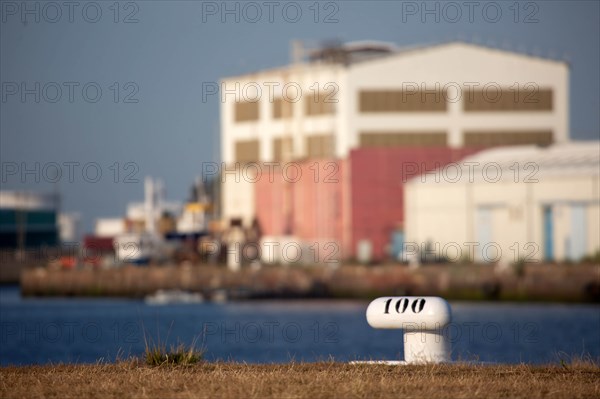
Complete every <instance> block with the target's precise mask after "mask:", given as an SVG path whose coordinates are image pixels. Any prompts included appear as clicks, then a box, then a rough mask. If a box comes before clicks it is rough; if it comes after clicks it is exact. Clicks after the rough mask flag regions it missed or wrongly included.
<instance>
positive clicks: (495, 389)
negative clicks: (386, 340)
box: [0, 361, 600, 399]
mask: <svg viewBox="0 0 600 399" xmlns="http://www.w3.org/2000/svg"><path fill="white" fill-rule="evenodd" d="M0 397H2V398H21V397H50V398H53V397H54V398H65V397H89V398H116V397H119V398H120V397H135V398H159V397H161V398H168V397H176V398H189V397H207V398H220V397H223V398H313V399H314V398H334V397H336V398H366V397H368V398H392V397H394V398H408V397H427V398H448V397H453V398H476V397H484V398H492V397H504V398H506V397H510V398H518V397H521V398H540V397H556V398H566V397H569V398H598V397H600V367H598V366H597V365H594V364H590V363H578V364H569V365H562V366H561V365H558V366H541V367H540V366H527V365H515V366H510V365H493V366H492V365H490V366H473V365H460V364H454V365H427V366H385V365H349V364H344V363H333V362H331V363H316V364H314V363H313V364H309V363H289V364H276V365H244V364H234V363H199V364H197V365H193V366H167V365H165V366H160V367H148V366H144V365H141V364H140V363H137V362H134V361H127V362H120V363H117V364H106V365H105V364H99V365H56V366H31V367H6V368H0Z"/></svg>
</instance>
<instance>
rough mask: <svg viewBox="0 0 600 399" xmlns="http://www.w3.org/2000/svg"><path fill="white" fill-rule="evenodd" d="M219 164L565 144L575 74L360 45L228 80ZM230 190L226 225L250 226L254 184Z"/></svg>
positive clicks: (489, 58)
mask: <svg viewBox="0 0 600 399" xmlns="http://www.w3.org/2000/svg"><path fill="white" fill-rule="evenodd" d="M220 95H221V157H222V161H223V162H224V164H225V167H226V168H227V169H228V170H235V168H236V166H235V165H236V164H237V165H238V167H243V165H244V164H245V163H251V162H289V161H295V160H307V159H324V158H337V159H345V158H346V157H347V156H348V154H349V152H350V150H352V149H354V148H362V147H377V146H385V147H390V146H404V147H406V146H409V147H410V146H413V147H423V146H440V147H453V148H458V147H468V146H472V147H487V146H495V145H519V144H521V145H522V144H542V145H548V144H551V143H562V142H566V141H568V126H569V108H568V101H569V67H568V65H567V63H565V62H563V61H558V60H550V59H543V58H540V57H534V56H530V55H524V54H519V53H515V52H510V51H505V50H499V49H493V48H487V47H483V46H479V45H474V44H468V43H461V42H452V43H446V44H440V45H432V46H424V47H418V48H411V49H398V48H395V47H394V46H392V45H386V44H382V43H370V42H360V43H354V44H349V45H345V46H341V47H338V48H329V49H321V50H319V51H316V52H313V53H312V56H311V58H310V60H304V61H303V62H297V63H293V64H292V65H289V66H286V67H282V68H276V69H270V70H263V71H258V72H256V73H252V74H247V75H243V76H236V77H231V78H226V79H224V80H223V81H222V82H221V86H220ZM224 180H225V181H224V182H223V204H222V205H223V208H222V210H223V216H224V218H225V219H231V218H241V219H243V220H244V223H245V224H248V225H249V224H250V222H251V220H252V217H253V215H254V212H255V209H254V207H255V200H254V192H253V189H254V185H253V184H251V183H249V182H248V180H251V179H244V178H239V177H238V178H236V177H234V176H233V175H232V174H228V175H226V176H225V179H224Z"/></svg>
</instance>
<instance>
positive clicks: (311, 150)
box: [306, 134, 334, 158]
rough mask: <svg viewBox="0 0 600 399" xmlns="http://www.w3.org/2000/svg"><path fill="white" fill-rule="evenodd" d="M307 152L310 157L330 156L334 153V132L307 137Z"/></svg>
mask: <svg viewBox="0 0 600 399" xmlns="http://www.w3.org/2000/svg"><path fill="white" fill-rule="evenodd" d="M306 152H307V155H308V157H309V158H329V157H332V156H333V155H334V138H333V134H317V135H312V136H308V137H306Z"/></svg>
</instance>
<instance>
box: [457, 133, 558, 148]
mask: <svg viewBox="0 0 600 399" xmlns="http://www.w3.org/2000/svg"><path fill="white" fill-rule="evenodd" d="M464 142H465V144H464V145H465V146H481V147H491V146H497V145H523V144H537V145H542V146H545V145H550V144H552V143H553V142H554V138H553V135H552V132H551V131H507V132H500V131H494V132H465V137H464Z"/></svg>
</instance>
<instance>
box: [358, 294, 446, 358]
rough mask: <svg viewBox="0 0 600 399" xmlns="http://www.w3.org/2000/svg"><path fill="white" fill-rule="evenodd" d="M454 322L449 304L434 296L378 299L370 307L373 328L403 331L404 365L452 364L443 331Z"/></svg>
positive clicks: (368, 318)
mask: <svg viewBox="0 0 600 399" xmlns="http://www.w3.org/2000/svg"><path fill="white" fill-rule="evenodd" d="M451 321H452V312H451V310H450V305H449V304H448V302H446V300H444V299H443V298H439V297H433V296H429V297H407V296H403V297H383V298H377V299H375V300H374V301H373V302H371V303H370V304H369V307H368V308H367V322H368V323H369V325H370V326H371V327H373V328H392V329H401V330H403V332H404V363H405V364H419V363H442V362H449V361H450V343H449V342H448V340H447V339H446V338H445V337H444V333H443V329H444V327H445V326H447V325H448V324H449V323H450V322H451Z"/></svg>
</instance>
